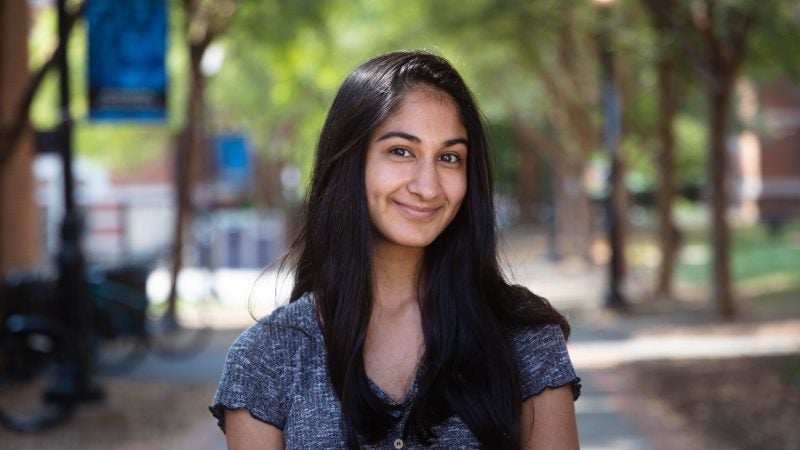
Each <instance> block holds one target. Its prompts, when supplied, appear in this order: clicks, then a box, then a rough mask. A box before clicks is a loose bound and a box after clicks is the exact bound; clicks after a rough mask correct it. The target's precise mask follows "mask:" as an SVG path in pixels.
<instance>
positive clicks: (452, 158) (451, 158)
mask: <svg viewBox="0 0 800 450" xmlns="http://www.w3.org/2000/svg"><path fill="white" fill-rule="evenodd" d="M439 159H440V160H442V161H443V162H446V163H450V164H455V163H458V162H460V161H461V156H460V155H459V154H458V153H445V154H444V155H442V156H441V157H440V158H439Z"/></svg>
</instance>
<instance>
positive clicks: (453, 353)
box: [290, 51, 569, 448]
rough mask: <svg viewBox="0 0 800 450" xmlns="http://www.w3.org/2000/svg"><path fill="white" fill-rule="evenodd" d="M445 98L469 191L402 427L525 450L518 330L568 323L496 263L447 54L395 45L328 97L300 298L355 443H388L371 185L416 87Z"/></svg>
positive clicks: (483, 150) (425, 279) (424, 287)
mask: <svg viewBox="0 0 800 450" xmlns="http://www.w3.org/2000/svg"><path fill="white" fill-rule="evenodd" d="M418 86H428V87H433V88H436V89H439V90H441V91H443V92H445V93H447V94H449V95H450V96H451V97H452V99H453V100H454V101H455V103H456V105H457V106H458V109H459V112H460V118H461V121H462V122H463V125H464V127H465V128H466V130H467V134H468V141H469V152H468V153H467V192H466V195H465V198H464V200H463V202H462V205H461V208H460V210H459V211H458V213H457V214H456V217H455V218H454V219H453V221H452V222H451V223H450V225H449V226H448V227H447V228H446V229H445V230H444V231H443V232H442V234H441V235H440V236H438V237H437V238H436V240H435V241H434V242H433V243H432V244H431V245H430V246H429V247H428V248H427V249H426V250H425V257H424V262H423V265H422V274H421V276H420V280H421V281H420V282H421V298H420V307H421V311H422V330H423V334H424V339H425V353H424V356H423V359H422V362H421V364H422V370H421V376H420V378H419V380H418V391H417V395H416V397H415V399H414V402H413V405H412V406H411V411H410V413H409V418H408V421H407V425H406V427H407V428H406V432H407V433H408V434H410V435H413V436H415V437H416V438H418V439H420V440H421V441H422V442H423V443H426V442H430V440H431V439H433V438H435V436H434V433H433V431H432V429H433V426H435V425H437V424H439V423H441V422H443V421H444V420H445V419H447V418H448V417H450V416H452V415H454V414H455V415H458V416H459V417H460V418H461V419H462V420H463V421H464V423H465V424H466V425H467V426H468V427H469V428H470V430H471V431H472V432H473V434H474V435H475V436H476V437H477V438H478V440H480V442H481V443H482V444H483V445H484V446H485V447H490V448H517V447H519V445H520V442H519V441H520V431H519V428H520V427H519V420H520V412H521V404H522V399H521V393H520V380H519V379H518V375H517V373H518V371H517V363H516V355H515V352H514V349H513V346H512V344H511V342H510V340H509V335H508V333H509V331H510V330H513V329H515V328H520V327H532V326H537V325H541V324H545V323H555V324H558V325H560V326H561V327H562V329H563V331H564V334H565V335H568V333H569V326H568V325H567V322H566V320H565V319H564V317H563V316H561V315H560V314H559V313H558V312H556V311H555V310H554V309H553V308H552V307H551V306H550V305H549V304H548V303H547V301H546V300H544V299H542V298H540V297H537V296H536V295H534V294H532V293H531V292H530V291H528V290H527V289H525V288H522V287H519V286H513V285H510V284H509V283H508V282H507V281H506V280H505V278H504V277H503V274H502V272H501V270H500V267H499V264H498V257H497V238H496V232H495V214H494V204H493V201H492V171H491V157H490V154H489V147H488V143H487V139H486V136H485V133H484V126H483V121H482V119H481V114H480V112H479V111H478V108H477V106H476V103H475V101H474V99H473V96H472V94H471V93H470V91H469V89H468V88H467V86H466V85H465V84H464V81H463V80H462V79H461V76H460V75H459V74H458V73H457V72H456V70H455V69H454V68H453V67H452V66H451V65H450V64H449V63H448V62H447V61H446V60H445V59H444V58H442V57H440V56H437V55H434V54H431V53H428V52H425V51H400V52H393V53H388V54H385V55H381V56H378V57H376V58H373V59H371V60H369V61H367V62H366V63H364V64H363V65H361V66H360V67H358V68H357V69H356V70H355V71H353V72H352V73H351V74H350V75H349V76H348V77H347V79H346V80H345V81H344V83H343V84H342V87H341V88H340V89H339V92H338V94H337V95H336V98H335V99H334V101H333V104H332V106H331V109H330V111H329V113H328V117H327V119H326V121H325V125H324V126H323V128H322V132H321V135H320V139H319V144H318V146H317V156H316V163H315V166H314V172H313V176H312V181H311V189H310V191H309V193H308V197H307V204H306V209H305V215H304V217H303V219H304V222H303V226H302V228H301V229H300V231H299V234H298V237H297V239H296V241H295V242H294V244H293V246H292V249H291V252H290V255H291V256H292V257H293V264H294V269H295V285H294V289H293V292H292V296H291V300H292V301H295V300H297V299H298V298H300V297H301V296H302V295H303V294H304V293H311V294H312V296H313V299H314V301H315V304H316V307H317V311H318V312H319V316H320V320H321V324H322V330H323V331H322V332H323V336H324V339H325V345H326V348H327V363H328V371H329V376H330V380H331V384H332V386H333V390H334V392H335V393H336V395H337V396H338V398H339V400H340V401H341V407H342V419H343V426H344V433H345V435H346V438H347V442H348V445H349V446H350V447H351V448H353V447H357V441H358V437H359V436H360V437H361V438H362V439H364V440H366V441H368V442H375V441H379V440H380V439H382V438H385V436H386V434H387V433H388V432H389V430H390V429H391V428H392V427H393V426H394V425H395V424H396V420H397V419H396V418H395V416H394V415H392V408H393V407H392V406H391V405H388V404H386V403H385V402H384V401H383V400H381V399H380V398H379V397H378V396H377V395H376V394H375V393H374V392H373V391H372V389H371V388H370V386H369V381H368V378H367V375H366V372H365V369H364V357H363V349H364V340H365V338H366V335H367V325H368V324H369V319H370V314H371V312H372V299H373V297H372V275H371V274H372V255H373V253H372V251H373V250H372V239H373V230H372V226H371V223H370V217H369V212H368V210H367V200H366V194H365V187H364V165H365V154H366V149H367V146H368V143H369V139H370V137H371V135H372V133H373V131H374V130H375V129H376V128H377V127H378V126H379V125H380V124H381V123H382V122H383V121H384V120H386V118H387V117H389V116H390V115H391V114H392V113H393V112H394V111H396V109H397V108H398V106H399V104H400V102H401V101H402V99H403V97H404V95H405V94H406V93H407V92H408V91H409V90H410V89H412V88H414V87H418Z"/></svg>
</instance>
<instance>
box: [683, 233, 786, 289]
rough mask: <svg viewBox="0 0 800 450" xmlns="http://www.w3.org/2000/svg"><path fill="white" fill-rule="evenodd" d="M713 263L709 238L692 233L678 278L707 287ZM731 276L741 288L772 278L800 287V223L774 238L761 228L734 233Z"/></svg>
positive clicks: (689, 236) (685, 249) (690, 283)
mask: <svg viewBox="0 0 800 450" xmlns="http://www.w3.org/2000/svg"><path fill="white" fill-rule="evenodd" d="M710 262H711V248H710V243H709V239H708V237H707V236H704V235H700V234H699V233H696V234H695V233H691V234H688V236H687V238H686V241H685V242H684V244H683V248H682V250H681V254H680V258H679V260H678V264H677V267H676V272H675V273H676V277H677V279H678V280H679V281H681V282H685V283H687V284H689V285H699V284H707V283H708V282H709V281H710V279H711V265H710ZM731 274H732V277H733V280H734V283H736V284H737V285H746V284H750V283H752V282H757V281H765V280H770V279H772V280H781V281H782V282H783V283H784V284H789V285H795V284H796V285H800V223H793V224H790V225H787V226H786V228H784V229H783V231H782V233H780V234H778V235H770V234H769V233H768V232H767V230H766V229H765V228H764V227H761V226H753V227H747V228H739V229H734V230H732V234H731Z"/></svg>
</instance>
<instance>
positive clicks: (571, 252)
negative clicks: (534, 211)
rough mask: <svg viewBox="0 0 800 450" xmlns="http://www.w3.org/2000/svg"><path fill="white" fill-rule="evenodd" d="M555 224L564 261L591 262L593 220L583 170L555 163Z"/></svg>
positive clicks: (560, 254)
mask: <svg viewBox="0 0 800 450" xmlns="http://www.w3.org/2000/svg"><path fill="white" fill-rule="evenodd" d="M554 165H555V180H554V181H555V182H554V183H553V185H554V186H553V188H554V189H553V190H554V197H555V198H554V200H555V201H554V221H555V230H556V246H557V249H558V250H557V252H558V255H559V256H560V257H561V258H562V259H566V260H569V259H577V260H580V261H583V262H589V261H590V252H591V234H592V217H593V215H592V214H591V205H590V203H589V197H588V195H586V190H585V189H584V188H583V183H582V175H583V174H582V167H581V166H580V165H566V164H564V163H563V162H561V161H554Z"/></svg>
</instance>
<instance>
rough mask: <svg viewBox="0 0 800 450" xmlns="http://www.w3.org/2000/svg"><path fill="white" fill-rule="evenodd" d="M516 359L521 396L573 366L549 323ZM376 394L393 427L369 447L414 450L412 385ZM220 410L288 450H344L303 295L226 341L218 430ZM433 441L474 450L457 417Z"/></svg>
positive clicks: (570, 377)
mask: <svg viewBox="0 0 800 450" xmlns="http://www.w3.org/2000/svg"><path fill="white" fill-rule="evenodd" d="M512 338H513V342H514V346H515V349H516V351H517V355H518V356H519V367H520V372H521V373H520V375H521V377H520V379H521V382H522V398H523V400H524V399H527V398H529V397H531V396H533V395H536V394H538V393H540V392H541V391H542V390H544V389H545V388H554V387H559V386H564V385H566V384H572V387H573V390H574V392H575V394H576V396H577V393H578V387H579V385H578V378H577V377H576V376H575V372H574V370H573V368H572V363H571V362H570V359H569V355H568V354H567V347H566V344H565V342H564V337H563V334H562V333H561V329H560V328H559V327H557V326H555V325H548V326H544V327H541V328H538V329H534V330H528V331H524V332H518V333H515V334H513V335H512ZM370 386H371V387H372V389H373V390H374V391H375V393H376V394H377V395H378V396H379V397H380V398H382V399H383V400H384V401H386V402H387V403H391V404H394V405H397V406H398V408H397V409H396V410H395V411H396V414H397V416H398V417H399V418H400V420H399V421H398V424H397V427H396V428H395V430H393V431H392V432H391V433H390V434H389V436H388V437H387V438H386V440H385V441H384V442H380V443H378V444H376V445H369V446H364V447H363V448H368V449H378V448H380V449H386V448H418V447H420V445H419V443H417V442H413V441H411V440H410V439H406V440H405V442H403V441H402V440H401V438H402V432H403V427H404V426H405V419H406V417H407V415H408V412H409V411H410V408H411V403H412V402H413V399H414V397H415V395H416V392H417V382H416V381H415V382H414V384H413V385H412V387H411V390H410V391H409V393H408V395H407V396H406V398H405V399H404V400H403V401H401V402H400V403H396V402H393V401H392V400H391V399H390V398H389V396H388V395H387V394H386V393H385V392H383V391H382V390H381V389H380V388H379V387H378V386H377V385H376V384H375V383H372V382H370ZM223 408H227V409H238V408H245V409H247V410H249V411H250V413H251V414H252V415H253V417H255V418H256V419H259V420H261V421H264V422H266V423H269V424H272V425H274V426H276V427H278V428H280V429H281V430H283V436H284V440H285V443H286V448H287V449H328V448H330V449H338V448H345V447H346V445H345V441H344V435H343V432H342V430H341V409H340V404H339V401H338V400H337V399H336V395H335V394H334V392H333V387H332V386H331V384H330V381H329V380H328V373H327V363H326V351H325V343H324V340H323V337H322V331H321V330H320V327H319V322H318V320H317V315H316V312H315V310H314V306H313V303H312V302H311V300H310V298H309V296H308V295H306V296H303V297H302V298H300V299H299V300H297V301H296V302H294V303H290V304H288V305H286V306H283V307H281V308H279V309H277V310H275V311H274V312H273V313H272V314H271V315H269V316H268V317H266V318H265V319H263V320H261V321H260V322H258V323H256V324H254V325H253V326H251V327H250V328H248V329H247V330H245V332H244V333H242V335H241V336H239V338H238V339H237V340H236V341H235V342H234V343H233V345H232V346H231V348H230V350H229V352H228V356H227V359H226V361H225V368H224V370H223V373H222V379H221V380H220V383H219V387H218V388H217V394H216V396H215V398H214V403H213V405H212V406H211V408H210V409H211V412H212V414H214V416H215V417H216V418H217V419H218V421H219V426H220V427H221V428H222V429H223V430H224V429H225V420H224V415H223ZM434 431H435V432H436V435H437V436H438V439H437V441H436V442H435V443H434V444H433V445H432V446H430V447H428V448H464V449H468V448H480V445H479V443H478V441H477V439H476V438H475V436H473V434H472V432H470V430H469V428H468V427H467V426H466V425H465V424H464V422H462V421H461V419H460V418H458V417H457V416H454V417H451V418H450V419H448V420H446V421H445V422H443V423H442V424H440V425H438V426H437V427H435V428H434Z"/></svg>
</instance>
